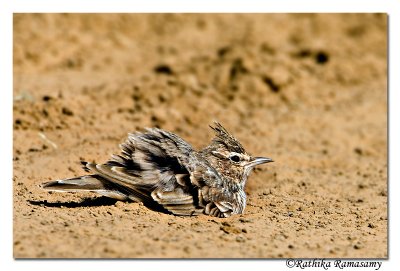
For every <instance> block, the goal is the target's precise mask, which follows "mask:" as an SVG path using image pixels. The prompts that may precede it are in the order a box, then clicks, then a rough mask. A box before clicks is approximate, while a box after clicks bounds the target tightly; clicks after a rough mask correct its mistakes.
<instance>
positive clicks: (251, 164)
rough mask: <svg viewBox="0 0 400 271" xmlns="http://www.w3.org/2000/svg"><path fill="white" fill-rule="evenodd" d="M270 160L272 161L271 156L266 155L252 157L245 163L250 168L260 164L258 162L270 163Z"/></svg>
mask: <svg viewBox="0 0 400 271" xmlns="http://www.w3.org/2000/svg"><path fill="white" fill-rule="evenodd" d="M271 162H274V160H272V159H271V158H267V157H254V158H253V159H252V160H251V161H250V162H249V163H248V164H247V165H246V167H249V168H252V167H255V166H257V165H260V164H264V163H271Z"/></svg>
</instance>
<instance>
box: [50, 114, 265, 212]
mask: <svg viewBox="0 0 400 271" xmlns="http://www.w3.org/2000/svg"><path fill="white" fill-rule="evenodd" d="M211 128H212V129H213V130H214V132H215V138H214V139H213V140H212V142H211V143H210V145H208V146H207V147H205V148H204V149H202V150H201V151H195V150H194V149H193V148H192V147H191V146H190V145H189V144H188V143H187V142H186V141H184V140H183V139H182V138H180V137H179V136H177V135H175V134H173V133H170V132H167V131H164V130H161V129H157V128H151V129H147V130H146V132H144V133H134V134H129V136H128V139H127V140H126V141H125V142H124V143H122V144H121V145H120V148H121V150H122V152H121V154H119V155H113V156H112V158H111V159H110V160H109V161H108V162H106V163H105V164H93V163H88V162H82V164H83V165H84V169H85V170H86V171H87V172H90V175H85V176H80V177H76V178H71V179H64V180H57V181H52V182H47V183H44V184H43V185H42V187H43V188H44V189H47V190H50V191H61V192H76V191H82V190H86V191H93V192H97V193H99V194H101V195H104V196H107V197H111V198H115V199H118V200H133V201H137V202H143V203H144V204H145V205H147V206H154V207H162V209H163V210H165V211H166V212H169V213H172V214H175V215H199V214H207V215H211V216H216V217H228V216H230V215H233V214H242V213H243V212H244V209H245V207H246V194H245V191H244V187H245V185H246V181H247V177H248V176H249V174H250V172H251V170H252V169H253V168H254V167H255V166H256V165H259V164H263V163H269V162H272V160H271V159H270V158H265V157H252V156H250V155H249V154H248V153H247V152H246V151H245V150H244V148H243V146H242V144H240V142H239V141H238V140H237V139H236V138H234V137H233V136H232V135H231V134H229V133H228V131H227V130H226V129H225V128H224V127H222V125H221V124H219V123H217V122H215V125H214V127H211Z"/></svg>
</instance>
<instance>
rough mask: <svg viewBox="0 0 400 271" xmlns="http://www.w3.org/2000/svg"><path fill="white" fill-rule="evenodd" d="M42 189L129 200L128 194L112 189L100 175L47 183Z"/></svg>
mask: <svg viewBox="0 0 400 271" xmlns="http://www.w3.org/2000/svg"><path fill="white" fill-rule="evenodd" d="M40 187H41V188H43V189H45V190H48V191H56V192H79V191H91V192H96V193H99V194H101V195H103V196H106V197H110V198H114V199H118V200H127V199H128V196H127V195H126V194H124V193H122V192H120V191H118V190H116V189H112V188H111V187H110V186H109V185H108V183H107V181H106V180H105V179H103V178H102V177H100V176H98V175H85V176H81V177H76V178H71V179H63V180H56V181H51V182H46V183H43V184H42V185H41V186H40Z"/></svg>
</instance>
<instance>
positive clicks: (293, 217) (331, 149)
mask: <svg viewBox="0 0 400 271" xmlns="http://www.w3.org/2000/svg"><path fill="white" fill-rule="evenodd" d="M13 51H14V56H13V62H14V63H13V64H14V94H13V95H14V108H13V121H14V128H13V131H14V132H13V144H14V146H13V152H14V153H13V154H14V157H13V159H14V161H13V164H14V178H13V188H14V191H13V193H14V202H13V207H14V243H13V246H14V257H16V258H164V257H168V258H169V257H173V258H287V257H325V258H342V257H343V258H359V257H362V258H387V257H388V251H387V225H388V224H387V222H388V221H387V188H388V187H387V166H388V165H387V16H386V15H385V14H342V15H340V14H297V15H296V14H292V15H289V14H259V15H254V14H248V15H246V14H235V15H232V14H214V15H209V14H203V15H194V14H186V15H184V14H153V15H147V14H137V15H129V14H124V15H118V14H105V15H93V14H92V15H87V14H79V15H78V14H76V15H73V14H52V15H50V14H16V15H14V48H13ZM213 120H218V121H219V122H221V123H222V124H223V125H224V126H226V128H227V129H228V130H229V131H230V132H231V133H233V134H234V135H235V136H236V137H237V138H238V139H239V140H240V141H241V142H242V143H243V145H244V146H245V148H246V150H247V151H248V152H249V153H251V154H253V155H256V156H268V157H271V158H273V159H274V160H275V162H274V163H271V164H268V165H265V166H262V167H259V168H258V169H257V170H255V172H253V173H252V175H251V176H250V178H249V181H248V185H247V188H246V193H247V194H248V205H247V208H246V211H245V213H244V214H243V215H236V216H232V217H230V218H226V219H223V218H214V217H209V216H197V217H177V216H174V215H170V214H164V213H159V212H155V211H152V210H149V209H147V208H146V207H145V206H143V205H142V204H139V203H128V202H116V201H115V200H111V199H107V198H104V197H101V196H97V195H95V194H92V193H76V194H72V193H49V192H46V191H43V190H41V189H40V188H39V187H38V185H39V184H41V183H42V182H45V181H49V180H54V179H60V178H66V177H73V176H79V175H83V174H84V171H83V170H82V169H81V166H80V164H79V161H80V160H81V159H83V160H86V161H96V162H99V163H100V162H105V161H106V160H107V159H108V158H109V157H110V155H111V154H113V153H118V151H119V147H118V144H119V143H121V142H122V141H124V140H125V138H126V136H127V134H128V133H129V132H134V131H142V130H143V128H144V127H155V126H156V127H161V128H163V129H166V130H169V131H172V132H175V133H177V134H178V135H180V136H182V137H183V138H184V139H185V140H187V141H188V142H189V143H190V144H192V145H193V147H194V148H196V149H200V148H202V147H204V146H205V145H207V144H208V142H209V141H210V140H211V138H212V135H213V134H212V131H211V129H209V128H208V125H209V124H212V122H213Z"/></svg>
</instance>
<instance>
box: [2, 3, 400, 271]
mask: <svg viewBox="0 0 400 271" xmlns="http://www.w3.org/2000/svg"><path fill="white" fill-rule="evenodd" d="M128 2H129V3H128ZM260 2H263V3H260ZM269 2H273V3H269ZM19 12H107V13H108V12H221V13H224V12H245V13H247V12H328V13H332V12H384V13H388V14H389V23H390V24H389V25H390V27H389V30H390V31H389V33H390V39H389V41H390V43H389V44H390V48H391V49H390V54H389V55H390V61H389V63H390V70H389V71H390V72H389V78H390V81H389V83H390V84H389V86H390V90H391V91H390V95H389V108H390V119H389V120H390V124H389V125H390V130H389V132H390V134H389V138H390V162H389V165H390V172H389V176H390V185H389V197H390V208H389V211H390V215H389V221H390V231H389V237H390V241H389V245H390V248H389V261H384V263H383V266H382V268H381V269H380V270H395V267H397V268H398V266H400V260H399V259H400V257H399V256H400V255H399V251H400V245H399V244H400V242H399V240H400V236H399V234H398V232H399V230H398V229H400V225H399V215H398V211H397V212H396V210H398V208H399V207H398V206H400V202H399V198H400V197H399V196H397V193H398V192H399V180H400V174H399V169H400V167H399V166H397V164H396V163H398V161H400V157H399V155H400V152H399V144H400V143H399V140H400V134H399V125H400V122H399V121H398V119H397V117H398V116H400V112H399V109H400V106H399V102H400V92H399V90H400V86H399V74H400V72H399V66H400V54H399V49H400V42H399V35H400V29H399V28H400V0H384V1H382V0H336V1H323V0H312V1H311V0H307V1H300V0H281V1H273V0H271V1H269V0H243V1H239V0H230V1H228V0H203V1H198V0H196V1H194V0H192V1H190V0H180V1H178V0H173V1H168V0H148V1H132V0H131V1H129V0H98V1H95V0H84V1H82V0H69V1H54V0H53V1H52V0H17V1H1V3H0V41H1V42H0V87H1V88H0V95H1V96H0V103H1V104H0V116H1V122H0V123H1V130H0V131H1V132H0V134H1V141H0V142H1V144H0V146H1V148H0V150H1V155H0V158H1V160H0V164H1V179H0V206H1V210H0V211H1V212H0V216H1V218H0V263H1V267H2V269H3V270H11V271H12V270H30V271H35V270H40V271H46V270H54V269H57V270H68V271H70V270H89V269H92V270H93V269H96V270H98V271H100V270H122V269H124V270H145V269H158V270H166V271H168V270H187V269H188V268H190V269H193V268H195V269H199V270H200V269H201V270H204V269H205V268H212V269H216V270H225V269H228V270H268V269H270V270H288V268H287V267H286V266H285V262H284V261H261V260H258V261H256V260H251V261H249V260H246V261H238V260H234V261H172V260H167V261H165V260H164V261H145V260H133V261H132V260H129V261H128V260H125V261H116V260H101V261H65V260H57V261H55V260H47V261H37V260H36V261H33V260H23V261H21V260H20V261H14V260H13V258H12V247H13V245H12V182H11V180H12V78H13V74H12V16H13V13H19ZM366 117H368V116H366ZM396 120H397V121H396ZM312 270H316V269H314V268H313V269H312Z"/></svg>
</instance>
